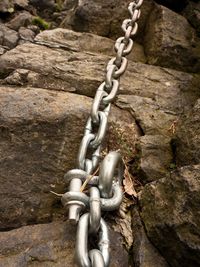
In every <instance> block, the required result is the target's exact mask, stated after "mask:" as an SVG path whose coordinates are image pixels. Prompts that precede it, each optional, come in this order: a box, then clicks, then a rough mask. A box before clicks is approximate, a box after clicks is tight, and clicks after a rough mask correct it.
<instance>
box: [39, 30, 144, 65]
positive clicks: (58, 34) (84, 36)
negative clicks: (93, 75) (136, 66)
mask: <svg viewBox="0 0 200 267" xmlns="http://www.w3.org/2000/svg"><path fill="white" fill-rule="evenodd" d="M35 41H36V42H40V43H42V42H44V43H46V44H48V43H49V44H50V45H55V46H56V45H58V46H61V47H63V48H66V49H67V48H68V49H70V50H73V51H77V52H82V51H86V52H94V53H100V54H104V55H109V56H114V55H115V52H114V42H113V41H112V40H111V39H109V38H105V37H101V36H98V35H94V34H91V33H78V32H74V31H71V30H68V29H61V28H57V29H54V30H50V31H43V32H41V33H40V34H38V35H37V37H36V38H35ZM99 44H101V45H99ZM127 58H128V59H129V60H133V61H136V62H137V61H139V62H143V63H145V62H146V57H145V55H144V50H143V47H142V46H141V45H139V44H137V43H134V52H133V53H131V54H130V55H129V56H128V57H127Z"/></svg>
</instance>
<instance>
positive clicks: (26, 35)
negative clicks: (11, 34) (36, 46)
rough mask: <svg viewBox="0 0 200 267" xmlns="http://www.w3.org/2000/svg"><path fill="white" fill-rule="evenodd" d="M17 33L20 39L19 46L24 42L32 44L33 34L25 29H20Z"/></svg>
mask: <svg viewBox="0 0 200 267" xmlns="http://www.w3.org/2000/svg"><path fill="white" fill-rule="evenodd" d="M18 33H19V37H20V39H21V40H20V41H19V44H21V43H24V42H33V39H34V37H35V33H34V32H33V31H32V30H30V29H27V28H25V27H20V28H19V31H18Z"/></svg>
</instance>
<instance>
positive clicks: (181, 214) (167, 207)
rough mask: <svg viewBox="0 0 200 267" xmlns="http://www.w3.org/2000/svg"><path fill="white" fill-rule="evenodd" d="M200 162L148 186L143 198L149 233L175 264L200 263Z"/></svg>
mask: <svg viewBox="0 0 200 267" xmlns="http://www.w3.org/2000/svg"><path fill="white" fill-rule="evenodd" d="M199 205H200V165H190V166H185V167H182V168H180V169H177V170H176V171H175V172H173V173H172V174H171V175H170V176H168V177H166V178H163V179H161V180H159V181H157V182H154V183H151V184H149V185H146V186H145V187H144V189H143V191H142V194H141V197H140V206H141V216H142V220H143V222H144V224H145V228H146V231H147V235H148V237H149V238H150V240H151V241H152V242H153V244H154V245H155V246H156V247H157V248H158V249H159V251H160V252H161V253H162V255H163V256H164V257H165V258H166V260H167V261H168V262H169V263H170V266H174V267H180V266H183V267H188V266H190V267H197V266H199V262H200V238H199V236H200V217H199Z"/></svg>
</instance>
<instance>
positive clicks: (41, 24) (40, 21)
mask: <svg viewBox="0 0 200 267" xmlns="http://www.w3.org/2000/svg"><path fill="white" fill-rule="evenodd" d="M32 23H33V24H35V25H37V26H38V27H39V28H40V29H41V30H48V29H49V28H50V26H51V24H50V23H48V22H46V21H45V20H44V19H42V18H41V17H34V18H33V21H32Z"/></svg>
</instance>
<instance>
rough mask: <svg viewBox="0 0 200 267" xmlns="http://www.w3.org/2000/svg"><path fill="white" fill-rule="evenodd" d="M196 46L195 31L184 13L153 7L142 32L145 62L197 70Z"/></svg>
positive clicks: (197, 53) (197, 49) (199, 68)
mask: <svg viewBox="0 0 200 267" xmlns="http://www.w3.org/2000/svg"><path fill="white" fill-rule="evenodd" d="M174 25H176V27H175V26H174ZM198 46H199V44H198V43H197V42H196V40H195V32H194V30H193V29H192V27H191V26H190V24H189V23H188V22H187V20H186V19H185V18H184V17H182V16H180V15H178V14H177V13H175V12H173V11H171V10H169V9H167V8H166V7H163V6H157V7H156V8H154V10H153V11H152V13H151V15H150V18H149V21H148V26H147V27H146V35H145V53H146V55H147V59H148V63H149V64H155V65H159V66H163V67H170V68H174V69H177V70H184V71H191V72H195V71H198V70H200V53H199V48H198Z"/></svg>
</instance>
